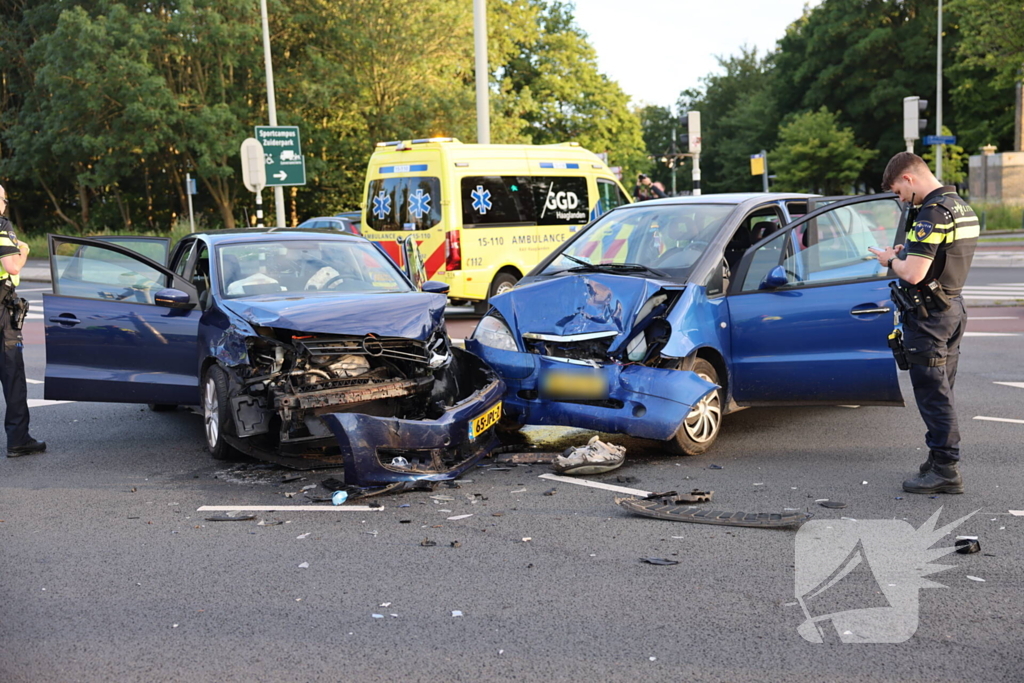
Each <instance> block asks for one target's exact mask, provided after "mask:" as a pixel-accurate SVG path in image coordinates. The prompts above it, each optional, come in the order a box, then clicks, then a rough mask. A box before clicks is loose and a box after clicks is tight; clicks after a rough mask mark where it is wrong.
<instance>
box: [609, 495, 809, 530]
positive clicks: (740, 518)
mask: <svg viewBox="0 0 1024 683" xmlns="http://www.w3.org/2000/svg"><path fill="white" fill-rule="evenodd" d="M615 502H616V503H618V504H619V505H621V506H622V507H623V508H625V509H626V510H629V511H630V512H632V513H633V514H635V515H640V516H642V517H654V518H656V519H669V520H672V521H674V522H691V523H693V524H716V525H720V526H746V527H757V528H766V529H771V528H788V527H798V526H800V525H801V524H803V523H804V522H806V521H807V520H809V519H811V518H812V517H813V516H814V515H812V514H810V513H808V512H781V513H777V512H724V511H722V510H706V509H703V508H699V507H693V506H690V505H680V504H678V503H667V502H665V501H664V500H663V499H656V500H644V499H641V498H616V499H615Z"/></svg>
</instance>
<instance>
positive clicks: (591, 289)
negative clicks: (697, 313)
mask: <svg viewBox="0 0 1024 683" xmlns="http://www.w3.org/2000/svg"><path fill="white" fill-rule="evenodd" d="M683 288H684V285H681V284H679V283H671V284H669V283H666V282H664V281H660V280H652V279H648V278H642V277H634V276H622V275H610V274H605V273H581V274H578V275H563V276H561V277H554V278H551V279H546V280H540V281H537V282H534V283H532V284H529V285H526V286H525V287H517V288H516V289H514V290H512V291H511V292H508V293H506V294H503V295H501V296H498V297H495V298H494V299H492V303H493V305H494V307H495V308H497V309H498V311H499V312H500V313H501V314H502V315H503V316H504V317H505V319H506V320H508V321H509V322H511V323H513V324H514V325H515V327H516V328H517V329H518V332H519V333H520V334H522V333H523V332H533V333H541V334H556V335H560V336H569V335H574V334H586V333H592V332H610V331H613V332H618V333H620V334H624V333H626V332H628V331H629V329H630V328H631V327H632V326H633V322H634V321H635V320H636V314H637V313H638V312H639V311H640V309H641V308H642V307H643V305H644V303H646V302H647V300H648V299H649V298H651V297H652V296H653V295H654V294H655V293H657V292H658V291H659V290H662V289H675V290H680V289H683Z"/></svg>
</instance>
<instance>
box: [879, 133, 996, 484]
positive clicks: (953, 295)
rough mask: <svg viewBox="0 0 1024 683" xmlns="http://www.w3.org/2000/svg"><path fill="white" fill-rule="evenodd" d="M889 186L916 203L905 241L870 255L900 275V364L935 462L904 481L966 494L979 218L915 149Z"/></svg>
mask: <svg viewBox="0 0 1024 683" xmlns="http://www.w3.org/2000/svg"><path fill="white" fill-rule="evenodd" d="M882 189H884V190H891V191H892V192H895V193H896V194H897V195H899V198H900V199H901V200H902V201H904V202H906V203H908V204H909V205H910V206H911V210H910V216H909V217H908V220H907V224H908V228H907V241H906V244H902V245H897V246H896V247H895V248H892V247H887V248H886V249H884V250H879V249H871V251H872V252H873V253H874V254H875V255H876V256H877V257H878V261H879V263H881V264H883V265H886V266H888V267H889V268H891V269H892V271H893V272H894V273H895V274H896V275H897V276H898V277H899V278H900V279H899V282H898V283H897V284H898V287H897V288H896V289H895V290H894V294H893V300H894V301H895V302H896V304H897V306H898V307H899V308H900V312H901V313H902V316H903V332H902V335H903V344H902V346H903V348H902V349H898V350H897V351H896V353H897V354H898V358H897V360H900V358H899V355H902V356H903V357H905V359H906V361H907V362H909V370H910V381H911V383H912V384H913V385H914V398H915V399H916V400H917V408H918V410H920V411H921V417H922V419H924V423H925V426H926V427H927V428H928V431H927V433H926V434H925V443H926V444H927V445H928V460H927V461H926V462H925V463H924V464H922V465H921V467H920V469H919V473H918V475H917V476H916V477H913V478H911V479H908V480H907V481H905V482H903V490H904V491H908V492H910V493H927V494H936V493H963V492H964V483H963V479H962V477H961V476H960V471H959V463H960V430H959V428H958V426H957V419H956V410H955V404H954V401H953V384H954V382H955V381H956V367H957V361H958V360H959V357H960V340H961V339H962V338H963V335H964V329H965V327H966V325H967V311H966V309H965V308H964V302H963V298H962V297H961V296H960V292H961V290H962V289H963V286H964V281H965V280H966V279H967V272H968V271H969V270H970V267H971V260H972V259H973V258H974V249H975V247H976V246H977V243H978V232H979V223H978V217H977V216H976V215H975V213H974V211H973V210H972V209H971V207H970V206H968V205H967V204H966V203H965V202H964V200H963V199H961V198H960V196H959V195H957V193H956V189H955V188H954V187H952V186H950V185H945V186H944V185H943V184H942V183H940V182H939V181H938V179H936V178H935V176H934V175H932V172H931V170H929V168H928V165H927V164H926V163H925V162H924V160H923V159H921V157H919V156H917V155H916V154H912V153H910V152H900V153H899V154H897V155H896V156H894V157H893V158H892V159H890V160H889V164H888V165H887V166H886V168H885V174H884V175H883V177H882ZM890 345H891V346H892V344H890ZM896 346H897V347H898V337H897V344H896ZM894 348H895V347H894Z"/></svg>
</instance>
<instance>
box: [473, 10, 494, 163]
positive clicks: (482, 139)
mask: <svg viewBox="0 0 1024 683" xmlns="http://www.w3.org/2000/svg"><path fill="white" fill-rule="evenodd" d="M473 45H474V47H475V49H476V141H477V142H478V143H480V144H481V145H489V144H491V102H490V89H489V88H488V83H487V79H488V73H487V0H473Z"/></svg>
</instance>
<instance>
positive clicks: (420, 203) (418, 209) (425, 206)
mask: <svg viewBox="0 0 1024 683" xmlns="http://www.w3.org/2000/svg"><path fill="white" fill-rule="evenodd" d="M409 213H411V214H412V215H413V216H415V217H416V220H419V219H421V218H423V216H424V215H426V214H428V213H430V195H429V194H423V189H422V188H421V189H418V190H416V192H415V193H414V194H413V195H412V196H410V197H409Z"/></svg>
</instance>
